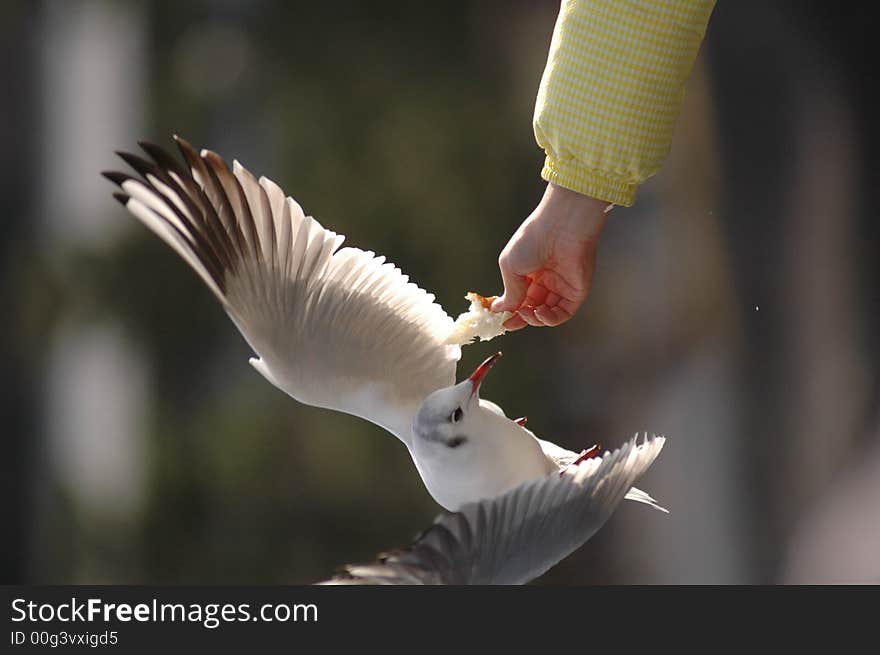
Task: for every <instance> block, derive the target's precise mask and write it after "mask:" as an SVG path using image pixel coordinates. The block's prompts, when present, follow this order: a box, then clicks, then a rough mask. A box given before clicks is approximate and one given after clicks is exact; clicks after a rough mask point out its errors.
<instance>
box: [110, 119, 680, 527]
mask: <svg viewBox="0 0 880 655" xmlns="http://www.w3.org/2000/svg"><path fill="white" fill-rule="evenodd" d="M174 140H175V142H176V143H177V146H178V149H179V150H180V153H181V155H182V157H183V164H181V163H180V162H179V161H178V160H177V159H175V158H174V157H173V156H171V155H170V154H169V153H168V152H166V151H165V150H164V149H162V148H161V147H159V146H157V145H154V144H151V143H147V142H140V146H141V148H142V149H143V151H144V152H145V153H146V154H147V156H148V157H149V159H146V158H143V157H141V156H139V155H136V154H131V153H127V152H119V153H117V154H118V155H119V156H120V157H121V158H122V159H123V160H124V161H125V162H126V163H128V164H129V165H130V166H131V167H132V168H133V169H134V171H135V172H136V173H137V174H138V175H139V177H138V176H135V175H130V174H128V173H122V172H105V173H104V176H105V177H107V178H108V179H109V180H111V181H112V182H114V183H115V184H117V185H118V186H119V188H120V191H119V192H116V193H114V196H115V197H116V199H117V200H119V202H120V203H122V205H123V206H125V208H126V209H127V210H128V211H129V212H131V213H132V214H133V215H134V216H135V217H137V218H138V219H139V220H140V221H141V222H142V223H143V224H144V225H146V226H147V227H148V228H149V229H150V230H152V231H153V232H154V233H155V234H156V235H157V236H159V237H160V238H161V239H162V240H163V241H165V242H166V243H167V244H168V245H169V246H171V248H173V249H174V250H175V251H176V252H177V253H178V255H180V257H182V258H183V260H184V261H186V262H187V264H189V265H190V267H192V269H193V270H194V271H195V272H196V273H197V274H198V275H199V277H200V278H201V279H202V280H203V281H204V283H205V285H206V286H207V287H208V288H209V289H210V290H211V292H212V293H213V294H214V295H215V296H216V297H217V299H218V300H219V301H220V303H221V305H222V306H223V308H224V309H225V310H226V313H227V314H228V315H229V317H230V318H231V319H232V321H233V323H234V324H235V325H236V327H237V328H238V330H239V331H240V332H241V334H242V336H243V337H244V339H245V340H246V341H247V342H248V344H249V345H250V347H251V349H252V350H253V351H254V353H255V354H256V357H254V358H252V359H250V363H251V364H252V365H253V367H254V368H255V369H256V370H257V371H258V372H259V373H260V374H261V375H263V376H264V377H265V378H266V379H267V380H268V381H269V382H270V383H271V384H273V385H275V386H276V387H278V388H279V389H281V390H282V391H284V392H285V393H287V394H289V395H290V396H292V397H293V398H295V399H296V400H298V401H300V402H301V403H304V404H307V405H313V406H316V407H324V408H327V409H333V410H337V411H341V412H345V413H348V414H352V415H355V416H358V417H361V418H364V419H366V420H368V421H371V422H372V423H374V424H376V425H378V426H381V427H382V428H385V429H386V430H387V431H389V432H391V433H392V434H393V435H395V436H396V437H397V438H398V439H399V440H400V441H401V442H403V444H404V445H405V446H406V447H407V449H408V451H409V453H410V455H411V457H412V459H413V462H414V463H415V466H416V469H417V470H418V472H419V474H420V476H421V478H422V481H423V482H424V484H425V487H426V488H427V490H428V492H429V493H430V494H431V496H432V497H433V498H434V500H436V501H437V503H439V504H440V505H441V506H442V507H444V508H445V509H447V510H449V511H457V510H460V509H462V508H463V507H465V506H467V505H468V504H469V503H474V502H478V501H482V500H485V499H490V498H494V497H498V496H500V495H502V494H504V493H506V492H508V491H510V490H512V489H514V488H516V487H517V486H518V485H521V484H522V483H524V482H529V481H533V480H540V479H543V478H556V482H555V483H553V484H551V485H550V487H551V488H553V489H556V484H558V481H559V480H560V479H561V480H562V481H563V482H564V481H565V480H566V479H567V478H566V477H565V475H564V474H565V472H566V471H567V470H569V469H574V470H579V467H582V466H584V464H585V463H589V462H590V461H591V460H592V459H594V458H595V457H596V456H597V454H598V448H593V449H589V450H587V451H584V452H582V453H574V452H573V451H569V450H566V449H564V448H561V447H560V446H557V445H555V444H553V443H551V442H548V441H543V440H540V439H538V438H537V437H536V436H535V435H534V434H533V433H532V432H531V431H530V430H528V429H526V428H525V421H524V420H521V419H519V420H511V419H509V418H507V417H506V416H505V414H504V412H503V411H502V410H501V408H500V407H498V405H496V404H495V403H492V402H490V401H488V400H484V399H481V398H480V395H479V391H480V387H481V385H482V382H483V380H484V378H485V376H486V374H487V373H488V371H489V370H490V369H491V368H492V366H493V365H494V364H495V362H496V361H497V360H498V358H499V357H500V353H496V354H495V355H493V356H492V357H490V358H488V359H487V360H486V361H485V362H483V363H482V364H481V365H480V366H479V367H478V368H477V369H476V370H475V371H474V372H473V373H472V374H471V375H470V376H469V377H467V378H466V379H465V380H463V381H462V382H460V383H458V384H456V382H455V376H456V364H457V362H458V360H459V359H460V357H461V348H460V346H461V345H464V344H465V343H470V341H471V340H472V339H473V335H472V334H465V335H464V336H463V337H461V339H460V340H459V341H458V342H450V335H453V334H458V333H459V332H460V330H456V322H455V321H453V319H452V318H451V317H450V316H449V315H448V314H447V313H446V312H445V311H444V310H443V308H442V307H441V306H440V305H439V304H437V303H436V302H434V296H433V295H431V294H428V293H427V292H426V291H424V290H423V289H421V288H419V287H418V286H417V285H416V284H414V283H412V282H410V281H409V278H408V277H407V276H406V275H404V274H403V273H402V272H401V271H400V270H399V269H398V268H397V267H395V266H394V265H393V264H390V263H387V262H386V261H385V258H384V257H381V256H377V255H376V254H375V253H373V252H370V251H365V250H361V249H359V248H352V247H345V248H343V247H341V246H342V242H343V239H344V237H343V236H342V235H339V234H336V233H335V232H332V231H331V230H328V229H326V228H324V227H323V226H322V225H321V224H320V223H318V221H316V220H315V219H314V218H313V217H311V216H307V215H306V214H305V213H304V212H303V210H302V208H301V207H300V205H299V204H298V203H297V202H296V201H295V200H294V199H293V198H291V197H289V196H286V195H285V193H284V192H283V191H282V190H281V188H280V187H279V186H278V185H277V184H275V183H274V182H272V181H270V180H268V179H267V178H265V177H261V178H259V179H257V178H256V177H254V175H252V174H251V173H250V172H249V171H248V170H247V169H245V168H244V167H243V166H241V164H239V163H238V162H237V161H234V162H233V165H232V168H231V169H230V167H229V166H228V165H227V164H226V162H225V161H224V160H223V159H222V158H221V157H220V156H219V155H217V154H216V153H214V152H211V151H209V150H202V151H201V152H196V150H195V149H194V148H193V147H192V146H191V145H190V144H189V143H187V142H186V141H185V140H184V139H182V138H180V137H177V136H175V137H174ZM487 311H488V310H487ZM460 318H461V317H460ZM497 318H499V319H501V318H502V317H501V316H500V315H497ZM653 443H655V444H659V446H658V449H659V447H662V441H655V442H653ZM652 461H653V460H652ZM592 466H594V465H593V464H590V467H592ZM590 470H592V468H590ZM630 487H631V485H630V486H627V488H626V489H625V490H624V494H625V496H626V497H627V498H629V499H631V500H635V501H638V502H643V503H647V504H649V505H651V506H654V507H656V508H657V509H661V510H662V509H663V508H661V507H660V506H659V505H657V503H656V501H654V499H653V498H651V497H650V496H649V495H648V494H647V493H645V492H643V491H640V490H638V489H635V488H630ZM664 511H665V510H664Z"/></svg>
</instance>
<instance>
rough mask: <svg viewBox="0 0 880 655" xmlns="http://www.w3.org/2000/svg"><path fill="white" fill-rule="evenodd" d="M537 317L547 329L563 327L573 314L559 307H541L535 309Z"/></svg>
mask: <svg viewBox="0 0 880 655" xmlns="http://www.w3.org/2000/svg"><path fill="white" fill-rule="evenodd" d="M535 317H536V318H537V319H538V320H539V321H541V323H542V324H544V325H546V326H547V327H556V326H557V325H562V324H563V323H565V322H566V321H567V320H569V319H570V318H571V313H569V312H567V311H566V310H565V309H563V308H562V307H560V306H559V305H557V306H556V307H547V306H546V305H541V306H540V307H535Z"/></svg>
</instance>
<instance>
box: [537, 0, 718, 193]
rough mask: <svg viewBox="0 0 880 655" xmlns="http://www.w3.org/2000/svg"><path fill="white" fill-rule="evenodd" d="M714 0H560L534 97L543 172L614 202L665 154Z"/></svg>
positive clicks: (551, 179) (561, 183) (549, 178)
mask: <svg viewBox="0 0 880 655" xmlns="http://www.w3.org/2000/svg"><path fill="white" fill-rule="evenodd" d="M714 5H715V2H714V0H653V1H651V0H646V1H643V2H639V1H638V0H563V2H562V7H561V8H560V11H559V18H558V20H557V21H556V27H555V29H554V30H553V40H552V42H551V44H550V54H549V56H548V58H547V67H546V68H545V69H544V76H543V77H542V79H541V86H540V88H539V89H538V99H537V102H536V103H535V117H534V128H535V138H536V139H537V141H538V145H539V146H541V147H542V148H543V149H544V151H545V152H546V154H547V158H546V161H545V164H544V169H543V170H542V171H541V177H543V178H544V179H545V180H547V181H548V182H553V183H554V184H558V185H559V186H563V187H566V188H568V189H572V190H574V191H578V192H580V193H583V194H586V195H588V196H592V197H594V198H598V199H600V200H604V201H606V202H609V203H614V204H616V205H626V206H630V205H632V204H633V202H634V200H635V194H636V189H637V188H638V185H639V184H641V183H642V182H644V181H645V180H646V179H647V178H648V177H650V176H651V175H654V173H656V172H657V171H658V170H659V168H660V165H661V164H662V163H663V160H664V159H665V158H666V155H667V154H668V152H669V146H670V142H671V141H672V131H673V128H674V127H675V120H676V118H677V116H678V112H679V108H680V106H681V100H682V97H683V95H684V83H685V80H686V79H687V76H688V74H689V73H690V70H691V67H692V66H693V63H694V59H695V58H696V56H697V51H698V50H699V48H700V43H701V42H702V40H703V35H704V34H705V32H706V25H707V24H708V22H709V16H710V14H711V13H712V9H713V7H714Z"/></svg>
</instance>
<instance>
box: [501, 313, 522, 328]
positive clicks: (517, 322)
mask: <svg viewBox="0 0 880 655" xmlns="http://www.w3.org/2000/svg"><path fill="white" fill-rule="evenodd" d="M502 325H503V326H504V328H505V329H506V330H510V331H511V332H515V331H516V330H522V329H523V328H524V327H525V326H526V325H528V323H526V322H525V321H524V320H523V319H522V316H520V315H519V314H514V315H513V316H511V317H510V318H509V319H507V320H506V321H504V323H502Z"/></svg>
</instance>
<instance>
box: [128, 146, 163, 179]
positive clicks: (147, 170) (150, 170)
mask: <svg viewBox="0 0 880 655" xmlns="http://www.w3.org/2000/svg"><path fill="white" fill-rule="evenodd" d="M117 154H118V155H119V156H120V157H121V158H122V160H123V161H125V163H126V164H128V165H129V166H131V167H132V168H133V169H134V170H136V171H137V172H138V173H140V174H141V175H143V176H144V177H145V178H146V176H147V175H148V174H149V175H156V176H159V177H161V173H160V172H159V170H158V169H157V168H156V165H155V164H154V163H153V162H151V161H147V160H146V159H144V158H143V157H141V156H139V155H135V154H133V153H130V152H118V153H117Z"/></svg>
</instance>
